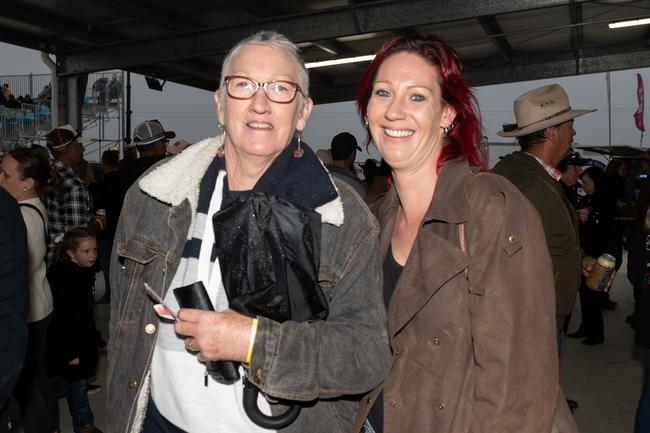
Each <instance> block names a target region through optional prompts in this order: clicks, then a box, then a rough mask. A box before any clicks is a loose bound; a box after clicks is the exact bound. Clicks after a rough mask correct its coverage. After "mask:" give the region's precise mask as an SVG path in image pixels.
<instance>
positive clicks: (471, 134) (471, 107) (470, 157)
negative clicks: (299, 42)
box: [357, 34, 483, 168]
mask: <svg viewBox="0 0 650 433" xmlns="http://www.w3.org/2000/svg"><path fill="white" fill-rule="evenodd" d="M401 52H411V53H415V54H418V55H420V56H422V58H424V59H425V60H426V61H427V62H429V64H431V65H433V66H435V67H436V69H437V70H438V72H439V74H440V80H439V81H440V82H439V84H440V89H441V90H442V99H443V100H444V101H445V103H447V104H449V106H450V107H452V108H453V109H454V110H455V111H456V118H455V119H454V125H455V126H454V128H453V129H452V130H451V131H450V133H449V135H447V137H446V138H445V141H444V143H445V145H444V147H443V149H442V152H441V153H440V157H439V159H438V162H437V167H438V168H440V166H441V165H442V164H443V163H444V162H445V161H447V160H450V159H454V158H458V157H462V158H465V159H467V161H468V162H469V164H470V165H473V166H478V167H481V168H483V161H482V160H481V156H480V153H479V144H480V143H481V138H482V134H481V122H480V118H479V114H478V113H479V110H478V104H477V102H476V98H475V97H474V94H473V93H472V91H471V89H470V88H469V86H468V85H467V83H466V82H465V79H464V78H463V71H462V65H461V63H460V59H459V58H458V54H456V51H454V49H453V48H451V47H450V46H449V45H447V44H446V43H445V42H444V41H443V40H442V39H440V38H439V37H438V36H433V35H432V36H426V37H425V36H420V35H416V34H413V35H408V36H396V37H393V38H391V39H389V40H387V41H386V42H384V43H383V44H382V46H381V47H380V48H379V51H378V52H377V55H376V56H375V59H374V60H373V61H372V63H370V66H368V69H366V72H365V73H364V74H363V77H362V78H361V82H360V83H359V87H358V88H357V109H358V111H359V114H360V115H361V118H362V119H364V118H365V117H366V114H367V112H368V101H370V95H371V93H372V89H373V86H374V81H375V76H376V75H377V71H378V70H379V67H380V66H381V64H382V63H383V62H384V60H386V59H387V58H388V57H389V56H392V55H393V54H397V53H401ZM366 131H367V133H368V136H367V139H366V144H368V143H370V139H371V136H370V130H369V128H368V127H367V126H366Z"/></svg>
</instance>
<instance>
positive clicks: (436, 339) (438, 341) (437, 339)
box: [433, 338, 440, 346]
mask: <svg viewBox="0 0 650 433" xmlns="http://www.w3.org/2000/svg"><path fill="white" fill-rule="evenodd" d="M433 344H435V345H436V346H440V339H439V338H434V339H433Z"/></svg>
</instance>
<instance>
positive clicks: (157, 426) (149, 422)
mask: <svg viewBox="0 0 650 433" xmlns="http://www.w3.org/2000/svg"><path fill="white" fill-rule="evenodd" d="M140 433H186V432H185V430H183V429H181V428H179V427H177V426H176V425H174V424H172V423H171V422H170V421H169V420H168V419H167V418H165V417H164V416H162V414H161V413H160V412H159V411H158V408H157V407H156V404H155V403H154V402H153V400H152V399H151V398H149V403H148V404H147V414H146V415H145V417H144V422H143V423H142V430H141V431H140Z"/></svg>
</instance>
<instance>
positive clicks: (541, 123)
mask: <svg viewBox="0 0 650 433" xmlns="http://www.w3.org/2000/svg"><path fill="white" fill-rule="evenodd" d="M514 107H515V119H516V121H517V123H516V126H515V125H509V127H507V128H506V127H505V125H504V128H503V130H501V131H499V132H497V135H499V136H501V137H521V136H522V135H526V134H530V133H532V132H537V131H541V130H542V129H546V128H548V127H550V126H555V125H559V124H560V123H564V122H566V121H567V120H571V119H575V118H576V117H578V116H582V115H583V114H587V113H591V112H592V111H596V110H572V109H571V105H570V104H569V97H568V96H567V94H566V92H565V91H564V89H563V88H562V87H561V86H560V85H558V84H550V85H548V86H543V87H539V88H537V89H533V90H531V91H529V92H526V93H524V94H523V95H521V96H520V97H518V98H517V99H516V100H515V103H514Z"/></svg>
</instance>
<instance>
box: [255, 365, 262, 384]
mask: <svg viewBox="0 0 650 433" xmlns="http://www.w3.org/2000/svg"><path fill="white" fill-rule="evenodd" d="M255 380H256V381H258V382H260V381H261V380H262V369H261V368H258V369H257V370H255Z"/></svg>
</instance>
